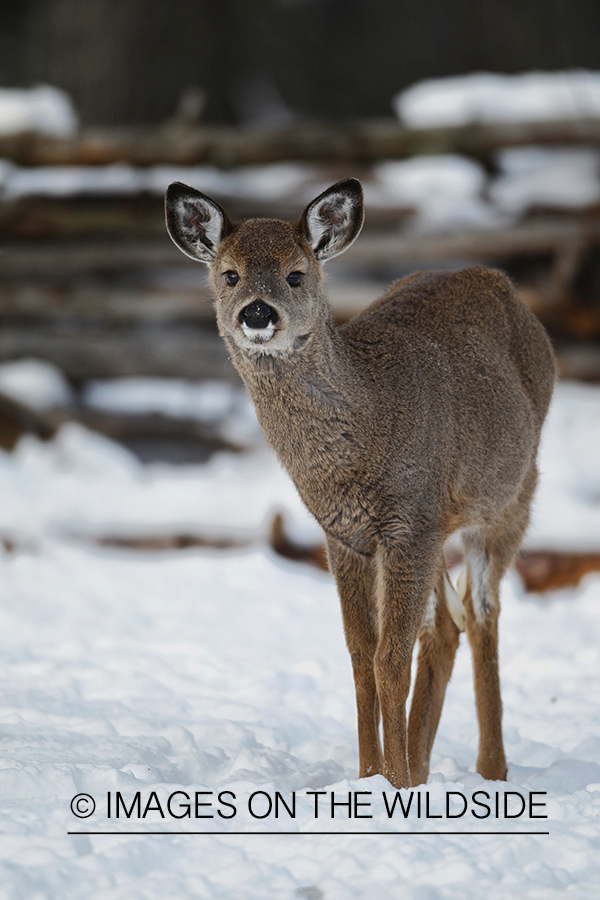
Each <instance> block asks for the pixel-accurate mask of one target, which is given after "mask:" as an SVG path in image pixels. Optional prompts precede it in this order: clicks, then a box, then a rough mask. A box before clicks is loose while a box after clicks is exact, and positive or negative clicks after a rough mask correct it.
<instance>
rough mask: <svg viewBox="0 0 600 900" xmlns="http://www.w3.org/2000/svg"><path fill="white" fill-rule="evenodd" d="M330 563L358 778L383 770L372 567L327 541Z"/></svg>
mask: <svg viewBox="0 0 600 900" xmlns="http://www.w3.org/2000/svg"><path fill="white" fill-rule="evenodd" d="M327 552H328V555H329V564H330V566H331V570H332V572H333V575H334V577H335V580H336V584H337V588H338V592H339V595H340V601H341V605H342V617H343V620H344V632H345V634H346V644H347V646H348V650H349V652H350V658H351V660H352V670H353V673H354V685H355V689H356V707H357V712H358V753H359V760H360V770H359V775H360V777H361V778H365V777H367V776H369V775H377V774H379V773H380V772H381V771H382V766H383V762H382V752H381V741H380V739H379V716H380V708H379V700H378V697H377V685H376V683H375V670H374V657H375V650H376V647H377V633H378V632H377V610H376V607H375V597H374V574H373V564H372V561H371V559H370V558H368V557H363V556H360V555H359V554H357V553H353V552H352V551H351V550H348V549H346V548H345V547H344V546H342V545H341V544H339V543H337V542H336V541H334V540H329V539H328V541H327Z"/></svg>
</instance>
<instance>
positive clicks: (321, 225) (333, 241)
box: [298, 178, 364, 261]
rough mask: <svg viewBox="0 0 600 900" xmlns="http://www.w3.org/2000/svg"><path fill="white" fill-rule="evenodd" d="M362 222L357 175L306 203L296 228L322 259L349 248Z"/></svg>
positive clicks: (361, 196)
mask: <svg viewBox="0 0 600 900" xmlns="http://www.w3.org/2000/svg"><path fill="white" fill-rule="evenodd" d="M363 221H364V210H363V191H362V186H361V183H360V181H358V179H357V178H346V179H345V180H344V181H338V183H337V184H334V185H333V186H332V187H330V188H327V190H326V191H323V193H322V194H319V196H318V197H317V198H316V200H313V201H312V203H309V204H308V206H307V207H306V209H305V210H304V212H303V213H302V217H301V219H300V223H299V226H298V228H299V231H300V234H301V235H302V236H303V237H304V238H305V239H306V240H307V241H308V243H309V244H310V246H311V247H312V248H313V251H314V254H315V256H316V257H317V259H320V260H322V261H325V260H326V259H331V258H332V257H333V256H338V255H339V254H340V253H343V252H344V250H347V249H348V247H349V246H350V244H352V243H353V242H354V241H355V240H356V238H357V237H358V235H359V234H360V230H361V228H362V226H363Z"/></svg>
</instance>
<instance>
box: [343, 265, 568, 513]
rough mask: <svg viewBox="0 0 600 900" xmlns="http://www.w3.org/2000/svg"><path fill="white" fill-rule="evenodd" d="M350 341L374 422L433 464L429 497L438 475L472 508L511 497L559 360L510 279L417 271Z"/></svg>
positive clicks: (406, 450) (351, 328)
mask: <svg viewBox="0 0 600 900" xmlns="http://www.w3.org/2000/svg"><path fill="white" fill-rule="evenodd" d="M341 334H342V335H343V338H344V343H345V345H346V347H347V352H348V353H349V355H350V357H351V359H352V363H353V365H354V367H355V368H356V370H357V371H358V372H359V373H360V374H361V378H362V384H363V385H364V389H363V395H362V397H361V402H362V403H363V405H368V406H370V407H375V409H376V414H375V415H374V416H370V417H369V422H370V427H371V428H374V429H375V430H376V431H377V432H378V434H379V436H380V439H381V446H388V447H389V446H397V447H398V448H399V449H401V455H402V456H403V458H404V459H406V457H407V455H409V456H411V457H413V459H414V460H415V466H416V467H418V466H419V465H422V466H423V471H424V472H427V473H428V483H427V485H425V483H423V485H422V487H423V489H424V490H425V491H429V492H431V491H433V493H436V491H435V480H436V475H437V480H438V484H439V487H440V490H442V489H443V487H442V486H444V485H448V484H449V485H450V488H451V490H452V492H453V493H454V494H455V495H457V496H458V495H462V496H464V497H465V498H469V502H470V501H472V502H475V501H476V498H477V497H478V496H479V497H485V496H488V497H492V498H494V499H495V500H496V501H497V506H498V508H500V507H502V506H503V505H504V504H505V503H507V502H510V500H511V498H512V497H513V496H514V494H515V492H516V491H518V486H519V484H520V483H521V482H522V480H523V478H524V477H525V474H526V472H527V470H528V469H529V467H530V466H531V464H532V460H533V458H534V457H535V454H536V451H537V446H538V442H539V436H540V430H541V426H542V423H543V421H544V417H545V415H546V412H547V409H548V405H549V402H550V398H551V395H552V390H553V386H554V380H555V365H554V358H553V354H552V350H551V347H550V343H549V340H548V337H547V335H546V333H545V331H544V329H543V327H542V326H541V324H540V323H539V322H538V320H537V319H536V317H535V316H534V315H533V313H531V312H530V311H529V310H528V309H527V308H526V307H525V306H524V304H523V303H522V301H521V300H520V299H519V297H518V295H517V293H516V291H515V289H514V287H513V286H512V284H511V282H510V281H509V279H508V278H507V277H506V276H505V275H503V274H502V273H501V272H498V271H496V270H491V269H485V268H483V267H481V266H475V267H473V268H469V269H462V270H460V271H457V272H430V273H417V274H415V275H410V276H408V277H407V278H404V279H402V280H401V281H397V282H394V284H392V285H391V286H390V288H389V289H388V291H387V292H386V293H385V294H384V296H383V297H382V298H381V299H380V300H378V301H376V302H375V303H374V304H372V305H371V306H370V307H369V308H368V309H367V310H365V311H364V312H363V313H362V314H361V315H359V316H357V317H356V318H355V319H353V320H352V321H351V322H349V323H348V324H347V325H345V326H344V327H343V328H342V329H341ZM390 436H393V440H392V441H390V440H389V438H390ZM389 464H390V475H392V472H393V460H390V463H389ZM412 483H413V485H414V484H415V479H414V478H413V480H412Z"/></svg>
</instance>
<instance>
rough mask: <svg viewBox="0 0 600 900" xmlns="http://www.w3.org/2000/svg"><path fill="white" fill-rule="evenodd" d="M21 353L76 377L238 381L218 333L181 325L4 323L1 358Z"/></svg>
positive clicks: (1, 333)
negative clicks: (125, 326)
mask: <svg viewBox="0 0 600 900" xmlns="http://www.w3.org/2000/svg"><path fill="white" fill-rule="evenodd" d="M24 357H26V358H31V357H33V358H35V359H43V360H46V361H47V362H51V363H54V365H56V366H58V367H59V368H60V369H61V370H62V371H63V372H64V373H65V375H66V376H67V377H68V378H72V379H73V380H75V381H83V380H87V379H90V378H125V377H127V376H137V375H154V376H157V377H163V378H190V379H193V380H202V379H215V378H216V379H221V380H225V381H229V382H230V383H232V384H239V383H240V381H239V376H238V375H237V373H236V371H235V369H234V368H233V365H232V364H231V362H230V361H229V357H228V354H227V350H226V348H225V345H224V344H223V341H222V340H221V338H220V337H219V336H218V334H217V333H216V332H212V331H208V330H207V329H202V328H193V327H190V326H189V325H187V326H185V325H183V324H181V325H177V326H170V327H167V326H164V327H163V326H161V327H154V328H152V327H148V328H144V327H140V328H131V329H113V330H111V329H101V328H97V327H96V328H94V327H82V328H73V327H69V324H68V323H66V324H65V326H64V327H62V328H59V327H56V328H51V327H48V325H47V323H41V326H40V327H39V328H35V329H34V328H32V327H31V324H23V325H18V324H14V323H6V324H4V325H3V327H2V328H1V329H0V360H11V359H22V358H24Z"/></svg>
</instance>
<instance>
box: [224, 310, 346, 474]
mask: <svg viewBox="0 0 600 900" xmlns="http://www.w3.org/2000/svg"><path fill="white" fill-rule="evenodd" d="M233 361H234V364H235V365H236V368H237V369H238V371H239V373H240V375H241V376H242V378H243V380H244V383H245V384H246V387H247V390H248V393H249V394H250V397H251V399H252V401H253V403H254V406H255V408H256V412H257V415H258V419H259V422H260V424H261V427H262V429H263V431H264V433H265V436H266V438H267V441H268V442H269V444H270V445H271V447H272V448H273V449H274V450H275V452H276V453H277V455H278V456H279V458H280V459H281V461H282V463H283V464H284V466H285V467H286V468H287V469H288V471H289V472H290V474H291V475H292V477H293V478H294V480H295V481H296V483H298V480H299V478H300V477H301V476H302V474H303V473H307V472H308V471H313V470H316V469H319V468H321V469H322V468H323V462H324V460H323V448H326V447H329V448H335V447H337V446H338V443H339V437H340V435H341V434H342V433H344V432H346V433H348V431H349V430H351V420H352V409H353V402H352V397H353V384H354V381H355V379H356V376H355V373H354V372H353V370H352V366H351V364H350V362H349V360H348V355H347V352H346V348H345V344H344V341H343V338H342V336H341V335H340V334H339V332H338V331H337V329H336V328H335V326H334V325H333V324H332V323H331V322H330V321H324V322H323V324H322V326H321V327H320V328H319V329H318V330H317V331H315V332H312V333H311V337H310V339H309V341H308V343H307V344H306V346H304V347H303V348H301V349H300V350H297V351H294V352H293V353H291V354H290V355H289V356H285V357H277V356H268V355H265V356H259V357H254V358H249V357H247V356H244V355H243V354H242V353H241V351H239V350H238V349H237V348H236V350H235V351H234V353H233ZM354 396H356V395H355V393H354ZM333 452H336V451H335V450H333Z"/></svg>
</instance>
